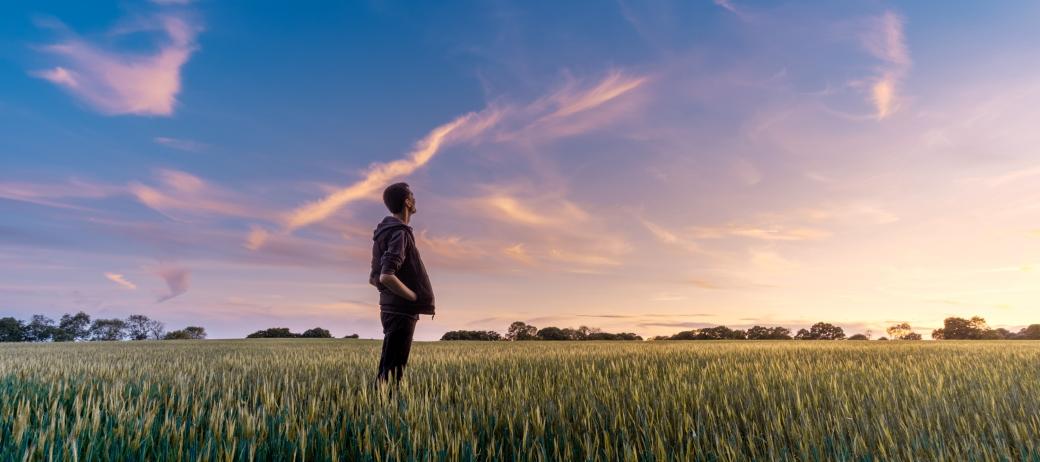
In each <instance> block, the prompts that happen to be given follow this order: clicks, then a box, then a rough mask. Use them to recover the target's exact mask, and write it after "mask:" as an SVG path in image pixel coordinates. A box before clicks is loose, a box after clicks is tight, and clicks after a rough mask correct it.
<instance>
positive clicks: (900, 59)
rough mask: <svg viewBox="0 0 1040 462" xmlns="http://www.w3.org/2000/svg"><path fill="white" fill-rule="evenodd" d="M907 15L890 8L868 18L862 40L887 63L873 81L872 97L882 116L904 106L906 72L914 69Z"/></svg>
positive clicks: (884, 63) (870, 50)
mask: <svg viewBox="0 0 1040 462" xmlns="http://www.w3.org/2000/svg"><path fill="white" fill-rule="evenodd" d="M903 25H904V20H903V17H902V16H900V15H898V14H896V13H895V12H893V11H886V12H884V13H883V14H881V15H880V16H878V17H876V18H872V19H870V20H869V22H868V27H867V30H866V32H864V33H863V35H862V36H861V44H862V45H863V47H864V48H865V49H866V50H867V52H868V53H870V54H871V55H872V56H874V57H875V58H877V59H879V60H881V62H882V63H883V64H882V65H881V66H879V68H878V71H877V72H878V75H877V76H875V77H874V78H873V81H872V82H871V84H870V98H871V101H872V102H873V103H874V106H875V108H876V110H877V111H876V117H877V119H878V120H882V119H885V118H886V117H888V116H890V115H892V114H893V113H895V112H896V111H897V110H898V109H899V106H900V100H899V91H900V86H901V84H902V81H903V78H904V77H905V75H906V72H907V71H908V70H909V69H910V65H911V61H910V49H909V47H908V46H907V44H906V36H905V34H904V33H903Z"/></svg>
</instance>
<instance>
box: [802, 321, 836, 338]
mask: <svg viewBox="0 0 1040 462" xmlns="http://www.w3.org/2000/svg"><path fill="white" fill-rule="evenodd" d="M794 338H796V339H799V340H841V339H844V338H845V331H844V330H842V328H840V327H838V326H835V325H833V324H830V323H826V322H818V323H816V324H813V325H812V327H810V328H809V330H805V329H799V330H798V334H797V335H795V337H794Z"/></svg>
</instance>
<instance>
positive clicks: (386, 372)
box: [379, 312, 416, 384]
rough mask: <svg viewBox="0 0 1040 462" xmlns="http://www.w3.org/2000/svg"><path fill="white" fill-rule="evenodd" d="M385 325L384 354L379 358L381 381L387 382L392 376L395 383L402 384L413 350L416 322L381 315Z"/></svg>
mask: <svg viewBox="0 0 1040 462" xmlns="http://www.w3.org/2000/svg"><path fill="white" fill-rule="evenodd" d="M379 318H380V321H382V324H383V352H382V355H381V356H380V358H379V381H380V382H386V381H387V380H388V379H389V378H390V377H391V376H392V377H393V379H394V383H395V384H396V383H397V382H400V380H401V375H402V374H403V373H404V366H405V364H407V363H408V354H409V352H410V351H411V349H412V336H413V334H415V322H416V320H415V319H414V318H412V317H410V316H405V315H399V314H393V313H385V312H380V313H379Z"/></svg>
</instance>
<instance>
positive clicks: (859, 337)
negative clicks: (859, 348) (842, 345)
mask: <svg viewBox="0 0 1040 462" xmlns="http://www.w3.org/2000/svg"><path fill="white" fill-rule="evenodd" d="M849 340H870V339H869V338H867V336H866V335H863V334H855V335H852V336H851V337H849Z"/></svg>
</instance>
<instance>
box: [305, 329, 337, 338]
mask: <svg viewBox="0 0 1040 462" xmlns="http://www.w3.org/2000/svg"><path fill="white" fill-rule="evenodd" d="M300 337H303V338H332V333H331V332H329V331H328V330H327V329H322V328H320V327H315V328H313V329H307V330H305V331H303V333H302V334H300Z"/></svg>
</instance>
